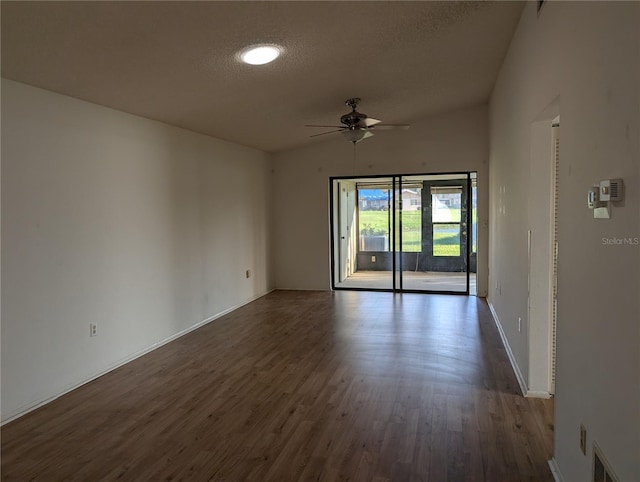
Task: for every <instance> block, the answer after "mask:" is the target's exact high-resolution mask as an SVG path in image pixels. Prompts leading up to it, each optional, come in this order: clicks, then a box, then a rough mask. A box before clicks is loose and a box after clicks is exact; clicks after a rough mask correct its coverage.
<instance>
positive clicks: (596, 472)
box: [593, 442, 620, 482]
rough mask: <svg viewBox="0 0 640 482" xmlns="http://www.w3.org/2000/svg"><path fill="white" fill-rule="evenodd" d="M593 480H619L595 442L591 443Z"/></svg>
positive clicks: (614, 481)
mask: <svg viewBox="0 0 640 482" xmlns="http://www.w3.org/2000/svg"><path fill="white" fill-rule="evenodd" d="M593 482H620V479H618V477H616V475H615V473H614V472H613V469H612V468H611V465H609V462H608V461H607V459H606V457H605V456H604V455H603V453H602V449H601V448H600V447H599V446H598V444H597V443H595V442H594V443H593Z"/></svg>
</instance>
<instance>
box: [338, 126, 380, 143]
mask: <svg viewBox="0 0 640 482" xmlns="http://www.w3.org/2000/svg"><path fill="white" fill-rule="evenodd" d="M341 133H342V135H343V136H344V138H345V139H346V140H348V141H349V142H353V143H354V144H355V143H357V142H360V141H362V140H364V139H366V138H367V137H371V136H373V132H370V131H367V130H363V129H348V130H344V131H342V132H341Z"/></svg>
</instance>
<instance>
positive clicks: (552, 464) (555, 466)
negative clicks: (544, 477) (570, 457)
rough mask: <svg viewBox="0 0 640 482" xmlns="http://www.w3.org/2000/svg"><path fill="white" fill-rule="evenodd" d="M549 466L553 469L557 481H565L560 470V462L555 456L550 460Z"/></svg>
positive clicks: (554, 478)
mask: <svg viewBox="0 0 640 482" xmlns="http://www.w3.org/2000/svg"><path fill="white" fill-rule="evenodd" d="M549 468H550V469H551V473H552V474H553V480H555V481H556V482H564V478H563V477H562V473H561V472H560V467H558V462H557V461H556V459H555V458H552V459H550V460H549Z"/></svg>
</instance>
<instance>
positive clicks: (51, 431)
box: [1, 291, 553, 482]
mask: <svg viewBox="0 0 640 482" xmlns="http://www.w3.org/2000/svg"><path fill="white" fill-rule="evenodd" d="M518 390H519V388H518V384H517V381H516V379H515V376H514V374H513V371H512V370H511V366H510V365H509V361H508V358H507V356H506V352H505V350H504V347H503V346H502V343H501V340H500V336H499V334H498V332H497V329H496V327H495V324H494V322H493V320H492V318H491V314H490V311H489V309H488V307H487V305H486V303H485V302H484V301H483V300H481V299H477V298H473V297H463V296H445V295H419V294H402V295H400V294H396V295H394V294H391V293H367V292H333V293H332V292H295V291H277V292H274V293H271V294H269V295H267V296H265V297H263V298H261V299H259V300H257V301H255V302H253V303H250V304H248V305H246V306H244V307H242V308H240V309H238V310H236V311H234V312H232V313H229V314H228V315H226V316H224V317H222V318H220V319H218V320H216V321H214V322H212V323H210V324H208V325H205V326H203V327H202V328H200V329H198V330H196V331H194V332H192V333H190V334H188V335H185V336H183V337H181V338H179V339H177V340H175V341H174V342H172V343H169V344H167V345H165V346H163V347H161V348H159V349H157V350H155V351H153V352H151V353H149V354H147V355H145V356H144V357H141V358H139V359H137V360H134V361H132V362H131V363H129V364H127V365H125V366H123V367H120V368H118V369H117V370H114V371H112V372H110V373H108V374H106V375H104V376H102V377H100V378H99V379H97V380H95V381H93V382H91V383H88V384H86V385H84V386H83V387H81V388H79V389H77V390H74V391H73V392H71V393H68V394H66V395H64V396H62V397H60V398H59V399H57V400H55V401H54V402H52V403H50V404H48V405H46V406H44V407H42V408H40V409H38V410H35V411H33V412H31V413H29V414H27V415H25V416H24V417H22V418H20V419H18V420H16V421H13V422H11V423H9V424H6V425H5V426H3V427H2V447H1V450H2V453H1V456H2V457H1V458H2V462H1V465H2V467H1V469H2V480H6V481H23V480H42V481H50V480H91V481H94V480H95V481H97V480H127V481H138V480H196V481H199V480H216V481H218V480H219V481H223V480H224V481H240V480H257V481H267V480H274V481H289V480H291V481H293V480H305V481H306V480H309V481H311V480H313V481H318V480H320V481H334V480H362V481H403V482H404V481H431V482H442V481H482V480H486V481H497V482H501V481H517V480H539V481H552V480H553V477H552V475H551V473H550V471H549V468H548V464H547V460H548V459H549V458H550V457H551V456H552V443H553V400H538V399H526V398H523V397H522V396H521V395H520V394H519V392H518Z"/></svg>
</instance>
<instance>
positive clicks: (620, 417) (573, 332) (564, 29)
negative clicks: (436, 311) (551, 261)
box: [489, 2, 640, 481]
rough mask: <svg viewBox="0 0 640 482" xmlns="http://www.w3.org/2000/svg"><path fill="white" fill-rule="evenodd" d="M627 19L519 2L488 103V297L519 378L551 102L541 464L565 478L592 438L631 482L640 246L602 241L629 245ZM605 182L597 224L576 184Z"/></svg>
mask: <svg viewBox="0 0 640 482" xmlns="http://www.w3.org/2000/svg"><path fill="white" fill-rule="evenodd" d="M639 10H640V4H638V3H633V2H631V3H619V2H585V3H578V2H547V4H546V5H545V6H544V8H543V10H542V12H541V15H540V16H539V17H538V15H537V13H536V4H535V2H531V3H528V4H527V6H526V7H525V10H524V12H523V16H522V18H521V21H520V24H519V26H518V29H517V30H516V33H515V36H514V38H513V41H512V43H511V46H510V49H509V52H508V55H507V58H506V60H505V63H504V65H503V67H502V70H501V72H500V75H499V78H498V81H497V83H496V86H495V89H494V93H493V95H492V98H491V102H490V125H491V129H490V149H491V155H490V162H491V202H490V204H491V212H490V216H491V219H492V223H491V232H490V252H489V259H490V273H491V279H490V281H489V287H490V293H489V295H490V296H489V300H490V302H491V303H492V305H493V307H494V309H495V311H496V313H497V314H498V317H499V320H500V323H501V324H502V327H503V330H504V332H505V334H506V336H507V338H508V340H509V345H510V346H511V349H512V351H513V353H514V355H515V357H516V360H517V363H518V365H519V367H520V370H521V372H522V373H524V374H527V373H528V372H529V370H528V369H529V363H530V360H532V359H534V358H535V357H536V356H537V355H538V353H537V351H538V350H541V349H544V347H543V346H541V345H540V344H539V343H534V344H531V340H530V339H529V336H528V334H529V329H528V328H529V327H526V328H527V329H523V330H522V332H519V331H518V327H517V318H518V316H525V315H526V313H527V241H526V240H527V231H528V230H529V229H533V228H532V226H533V227H535V226H539V223H540V219H541V216H544V215H546V214H544V213H541V211H540V210H545V209H548V203H547V201H546V200H544V193H543V195H542V197H541V198H542V202H540V203H538V202H536V200H537V199H538V196H539V195H540V190H539V189H538V188H537V185H536V183H537V182H539V181H540V179H541V177H542V174H539V175H538V176H537V177H536V176H532V175H531V173H537V172H538V170H539V169H546V166H545V165H541V164H539V163H540V162H542V161H540V159H541V157H540V156H538V155H537V154H535V148H532V145H531V139H532V137H535V134H534V135H532V129H533V130H535V126H534V123H535V121H537V120H539V119H540V115H541V113H542V112H544V111H545V110H547V108H548V106H549V105H551V104H553V102H554V100H556V99H559V103H558V105H559V113H560V116H561V128H560V146H561V147H560V162H561V171H560V199H559V209H560V228H559V244H560V255H559V300H560V301H559V317H558V340H557V343H558V360H557V385H556V401H555V410H556V412H555V457H554V458H555V460H556V463H557V464H558V467H559V468H560V472H561V474H562V476H563V477H564V480H566V481H582V480H591V479H590V471H591V463H592V448H591V447H592V442H593V441H596V442H597V443H598V444H599V445H600V447H601V448H602V449H603V451H604V453H605V455H606V456H607V457H608V459H609V461H610V462H611V463H612V465H613V468H614V470H615V471H616V472H617V474H618V476H619V477H620V480H625V481H627V480H629V481H631V480H640V457H639V454H640V408H639V407H640V357H639V353H640V331H639V320H640V307H639V301H638V300H639V299H640V277H639V273H640V246H637V245H622V246H614V245H606V244H604V243H603V241H602V239H603V238H629V237H631V238H635V237H640V195H639V189H638V188H639V184H640V173H639V170H640V169H639V164H640V152H639V131H640V112H639V105H640V104H639V99H638V96H639V91H640V88H639V86H640V39H639V33H638V32H639V31H640V12H639ZM532 126H533V127H532ZM544 162H545V163H546V160H544ZM534 177H535V179H534ZM616 177H622V178H623V179H624V181H625V184H626V196H627V197H626V201H625V203H624V206H615V207H614V208H613V215H612V219H610V220H594V219H593V213H592V211H590V210H589V209H588V208H587V206H586V192H587V189H588V187H589V186H590V185H592V184H593V183H594V182H597V181H599V180H601V179H607V178H616ZM534 234H535V233H534ZM496 286H498V287H499V288H496ZM532 328H534V331H535V328H537V327H532ZM581 423H582V424H584V425H585V427H586V428H587V439H588V440H587V442H588V452H587V455H586V456H584V455H582V453H581V452H580V450H579V444H578V440H579V437H578V436H579V426H580V424H581Z"/></svg>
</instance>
